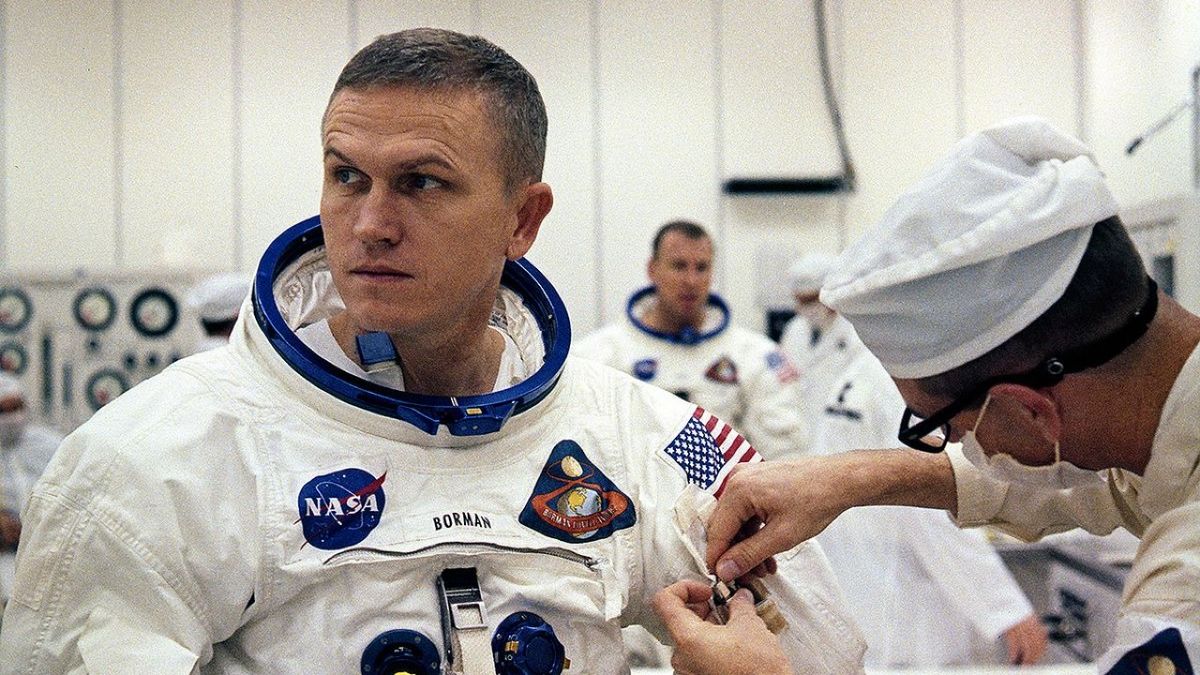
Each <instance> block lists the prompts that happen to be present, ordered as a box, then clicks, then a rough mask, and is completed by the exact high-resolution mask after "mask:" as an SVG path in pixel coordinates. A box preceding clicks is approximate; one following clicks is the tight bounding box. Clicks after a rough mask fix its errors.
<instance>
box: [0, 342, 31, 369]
mask: <svg viewBox="0 0 1200 675" xmlns="http://www.w3.org/2000/svg"><path fill="white" fill-rule="evenodd" d="M28 365H29V354H27V353H26V352H25V347H24V346H23V345H21V343H19V342H5V343H4V344H2V345H0V371H4V372H6V373H12V374H13V375H20V374H22V373H24V372H25V368H26V367H27V366H28Z"/></svg>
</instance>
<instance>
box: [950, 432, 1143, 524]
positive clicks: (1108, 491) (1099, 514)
mask: <svg viewBox="0 0 1200 675" xmlns="http://www.w3.org/2000/svg"><path fill="white" fill-rule="evenodd" d="M946 457H947V458H949V460H950V465H951V467H952V469H953V471H954V484H955V491H956V493H957V495H958V508H957V511H956V512H955V516H954V520H955V522H957V523H958V524H959V525H960V526H962V527H973V526H978V525H992V526H994V527H996V528H997V529H999V530H1001V531H1003V532H1005V533H1008V534H1011V535H1012V536H1014V537H1017V538H1018V539H1021V540H1023V541H1034V540H1037V539H1040V538H1042V537H1044V536H1046V535H1048V534H1054V533H1056V532H1065V531H1067V530H1073V529H1075V528H1077V527H1081V528H1083V529H1085V530H1087V531H1088V532H1091V533H1092V534H1109V533H1110V532H1112V531H1113V530H1114V529H1116V528H1117V527H1119V526H1120V525H1122V524H1123V523H1124V522H1125V520H1124V519H1123V518H1122V515H1121V511H1120V507H1119V506H1118V503H1117V498H1116V495H1115V493H1117V492H1119V491H1120V489H1121V488H1120V486H1119V485H1118V484H1117V482H1116V481H1113V480H1108V481H1102V482H1097V483H1095V484H1089V485H1083V486H1079V487H1075V488H1072V489H1069V490H1051V489H1046V488H1040V487H1033V486H1027V485H1021V484H1017V483H1006V482H1003V481H998V480H995V479H993V478H990V477H989V476H986V475H984V474H983V473H982V472H981V471H980V470H979V469H977V468H976V467H975V466H974V465H973V464H971V462H970V461H969V460H967V458H966V457H964V456H963V454H962V450H961V447H960V446H958V445H957V444H951V445H950V446H948V447H947V448H946Z"/></svg>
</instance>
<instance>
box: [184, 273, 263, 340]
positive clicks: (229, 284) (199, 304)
mask: <svg viewBox="0 0 1200 675" xmlns="http://www.w3.org/2000/svg"><path fill="white" fill-rule="evenodd" d="M249 294H250V275H249V274H237V273H232V272H227V273H222V274H214V275H212V276H210V277H207V278H205V279H203V280H202V281H200V283H198V284H196V285H195V286H194V287H192V289H191V290H190V291H189V292H188V295H187V306H188V307H190V308H191V309H192V311H194V312H195V313H196V316H198V317H199V318H200V327H201V329H203V331H204V337H202V338H201V339H200V342H198V343H197V344H196V348H195V350H194V351H193V353H196V354H199V353H200V352H206V351H208V350H210V349H216V348H217V347H221V346H224V345H226V344H229V335H230V333H232V332H233V325H234V324H235V323H237V318H238V312H239V311H240V310H241V308H242V301H244V300H245V299H246V296H247V295H249Z"/></svg>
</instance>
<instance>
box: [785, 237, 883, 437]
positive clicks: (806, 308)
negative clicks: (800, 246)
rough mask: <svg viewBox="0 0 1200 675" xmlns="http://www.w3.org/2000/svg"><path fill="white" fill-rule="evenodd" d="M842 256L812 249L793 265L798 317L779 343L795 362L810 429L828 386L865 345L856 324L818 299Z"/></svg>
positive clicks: (820, 412)
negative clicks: (822, 285)
mask: <svg viewBox="0 0 1200 675" xmlns="http://www.w3.org/2000/svg"><path fill="white" fill-rule="evenodd" d="M836 263H837V256H834V255H830V254H827V253H809V254H806V255H804V256H801V257H800V258H799V259H798V260H796V261H795V262H794V263H792V266H791V267H790V268H788V273H787V277H788V287H789V289H790V290H791V292H792V296H793V297H794V298H795V301H796V316H794V317H792V319H791V320H790V321H788V322H787V324H786V325H785V326H784V327H783V333H782V334H781V335H780V336H779V347H780V349H781V350H783V353H784V354H787V355H788V357H789V358H791V360H792V363H794V364H795V365H796V370H797V371H798V372H799V376H798V377H797V378H796V387H797V388H798V389H799V391H800V398H801V405H800V412H801V414H803V415H804V416H805V421H806V422H807V427H808V429H809V430H810V433H811V432H812V430H813V429H814V427H815V426H816V425H817V424H819V423H820V421H821V420H820V418H821V416H822V415H823V414H824V406H825V402H826V401H825V399H826V393H827V392H826V389H827V388H828V386H829V384H830V383H831V382H832V381H833V380H834V379H835V378H837V377H839V376H840V375H841V374H842V373H844V372H845V370H846V367H847V366H849V365H850V363H851V362H853V361H854V359H855V358H856V357H857V356H858V355H859V353H860V352H861V351H863V350H864V349H865V348H864V347H863V344H862V341H861V340H859V339H858V336H857V335H856V334H855V333H854V326H851V325H850V322H849V321H847V320H846V319H844V318H842V317H841V315H839V314H838V313H837V312H835V311H833V310H832V309H830V308H828V307H826V306H825V305H823V304H821V300H820V298H819V297H818V295H819V293H820V291H821V284H823V283H824V282H825V277H826V276H828V275H829V273H830V272H831V271H833V269H834V266H835V265H836Z"/></svg>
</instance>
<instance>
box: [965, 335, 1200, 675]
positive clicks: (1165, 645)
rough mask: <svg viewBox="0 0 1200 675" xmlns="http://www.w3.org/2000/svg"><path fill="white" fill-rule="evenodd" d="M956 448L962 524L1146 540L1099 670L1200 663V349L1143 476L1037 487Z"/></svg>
mask: <svg viewBox="0 0 1200 675" xmlns="http://www.w3.org/2000/svg"><path fill="white" fill-rule="evenodd" d="M1113 440H1114V442H1118V443H1119V442H1120V439H1113ZM954 447H955V446H952V447H951V449H948V450H947V454H948V455H949V457H950V461H951V464H952V466H953V467H954V481H955V484H956V486H957V489H958V518H957V519H958V522H959V523H960V524H963V525H983V524H990V525H993V526H995V527H997V528H998V529H1001V530H1003V531H1005V532H1008V533H1009V534H1012V535H1013V536H1016V537H1020V538H1021V539H1024V540H1027V541H1031V540H1034V539H1037V538H1039V537H1042V536H1045V535H1047V534H1052V533H1055V532H1062V531H1065V530H1070V529H1074V528H1076V527H1082V528H1083V529H1085V530H1087V531H1088V532H1092V533H1094V534H1108V533H1110V532H1112V531H1113V530H1114V529H1116V528H1118V527H1123V528H1125V529H1126V530H1128V531H1129V532H1131V533H1133V534H1134V535H1136V536H1137V537H1139V538H1140V539H1141V540H1142V543H1141V546H1139V547H1138V551H1137V555H1136V557H1135V558H1134V561H1133V567H1132V568H1131V569H1130V570H1129V575H1128V576H1127V577H1126V579H1125V589H1124V592H1123V593H1122V596H1121V616H1120V619H1119V620H1118V622H1117V632H1116V638H1115V642H1114V644H1113V646H1112V647H1111V648H1110V649H1109V650H1108V651H1107V652H1106V653H1105V654H1104V655H1103V656H1102V657H1101V658H1100V659H1099V660H1098V661H1097V664H1098V666H1099V672H1101V673H1109V672H1112V673H1113V674H1114V675H1125V674H1130V675H1132V674H1133V673H1143V672H1145V673H1149V672H1171V673H1174V672H1179V673H1183V672H1194V671H1195V670H1196V669H1197V667H1200V348H1198V349H1197V350H1196V351H1193V352H1192V355H1191V356H1190V357H1189V358H1188V361H1187V363H1185V364H1184V366H1183V369H1182V370H1180V371H1179V375H1178V377H1177V378H1176V379H1175V385H1174V386H1173V387H1172V388H1171V392H1170V394H1169V395H1168V397H1167V400H1166V403H1165V404H1164V406H1163V412H1162V417H1161V419H1160V420H1159V423H1158V431H1157V432H1156V433H1155V435H1154V445H1153V446H1152V447H1151V450H1150V461H1149V462H1148V463H1147V464H1146V469H1145V471H1144V473H1143V475H1142V476H1138V475H1136V474H1133V473H1129V472H1127V471H1123V470H1120V469H1109V470H1108V471H1105V472H1103V474H1102V475H1104V476H1105V477H1106V478H1107V480H1106V481H1104V482H1100V483H1097V484H1094V485H1088V486H1081V487H1076V488H1073V489H1070V490H1046V489H1039V488H1036V487H1031V486H1026V485H1021V484H1017V483H1005V482H1000V481H996V480H993V479H991V478H989V477H987V476H985V475H984V474H983V473H981V472H980V471H979V470H978V469H976V468H975V466H974V465H972V464H971V463H970V462H969V461H967V459H966V458H965V457H963V455H962V452H961V451H956V450H955V449H954ZM1166 661H1170V662H1171V664H1168V663H1166ZM1184 664H1187V666H1186V668H1187V669H1186V670H1185V669H1184V668H1185V666H1184ZM1168 665H1171V668H1170V669H1169V670H1168V669H1167V666H1168Z"/></svg>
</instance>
